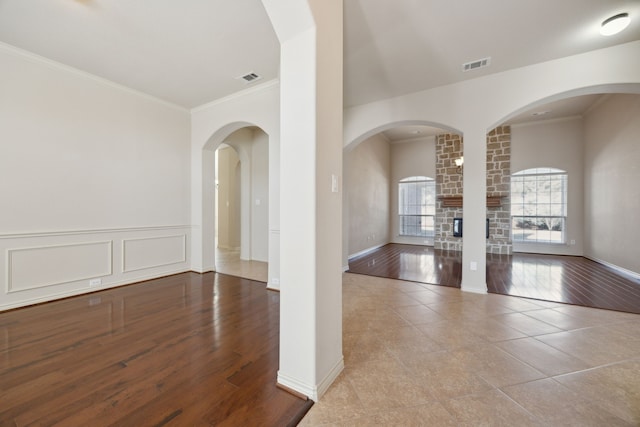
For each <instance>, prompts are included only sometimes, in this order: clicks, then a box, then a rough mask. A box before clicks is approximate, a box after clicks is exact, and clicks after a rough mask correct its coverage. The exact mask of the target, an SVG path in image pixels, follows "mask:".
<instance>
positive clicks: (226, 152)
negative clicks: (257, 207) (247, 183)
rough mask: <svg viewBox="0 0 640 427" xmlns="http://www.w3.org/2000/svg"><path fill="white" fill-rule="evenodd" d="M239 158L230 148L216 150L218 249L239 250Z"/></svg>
mask: <svg viewBox="0 0 640 427" xmlns="http://www.w3.org/2000/svg"><path fill="white" fill-rule="evenodd" d="M238 168H240V158H239V157H238V154H237V153H236V150H234V149H233V148H231V147H220V148H219V149H218V168H217V169H216V174H217V178H218V189H217V191H218V203H219V204H218V217H217V218H218V247H219V248H224V249H239V248H240V228H241V224H240V222H241V221H240V215H241V207H240V191H241V188H240V176H238V175H239V174H238V173H237V172H238Z"/></svg>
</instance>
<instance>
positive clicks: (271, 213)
mask: <svg viewBox="0 0 640 427" xmlns="http://www.w3.org/2000/svg"><path fill="white" fill-rule="evenodd" d="M278 106H279V85H278V84H277V82H276V81H271V82H266V83H263V84H261V85H258V86H253V87H251V88H249V89H247V90H246V91H244V92H240V93H237V94H234V95H233V96H230V97H227V98H224V99H220V100H217V101H215V102H212V103H210V104H206V105H203V106H201V107H199V108H196V109H194V110H192V113H191V194H192V198H191V200H192V201H191V203H192V204H191V222H192V227H193V238H192V245H191V251H192V252H191V253H192V263H191V268H192V269H193V270H194V271H198V272H203V271H212V270H215V262H214V260H215V248H214V245H213V242H214V213H215V209H216V208H215V200H214V194H215V189H214V188H213V182H214V175H215V161H214V152H215V150H216V148H218V147H219V146H220V144H222V143H223V142H224V141H225V140H226V139H227V138H228V137H229V136H230V135H231V134H232V133H234V132H235V131H237V130H239V129H243V128H246V127H247V126H256V127H258V128H260V129H261V130H263V131H264V133H266V134H267V135H268V140H269V143H268V164H269V167H268V170H269V178H268V187H269V197H268V198H269V203H268V208H267V209H268V218H269V219H268V222H269V227H268V230H269V237H268V248H269V250H268V263H269V272H268V276H269V279H268V280H269V281H268V286H269V287H270V288H274V289H278V288H279V286H280V127H279V117H280V114H279V109H278ZM240 157H241V161H242V159H243V155H242V154H241V156H240ZM247 159H248V154H247ZM243 229H244V230H248V229H250V225H248V226H246V227H245V226H244V223H243ZM243 241H244V237H243Z"/></svg>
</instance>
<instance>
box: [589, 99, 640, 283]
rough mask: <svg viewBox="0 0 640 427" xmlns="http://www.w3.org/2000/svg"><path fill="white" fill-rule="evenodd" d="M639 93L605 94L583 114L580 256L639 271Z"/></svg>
mask: <svg viewBox="0 0 640 427" xmlns="http://www.w3.org/2000/svg"><path fill="white" fill-rule="evenodd" d="M639 136H640V95H609V96H607V97H606V98H605V99H604V101H603V102H601V103H600V104H599V105H598V106H597V107H596V108H594V109H593V110H592V111H591V112H590V114H588V115H587V117H586V119H585V219H586V221H585V222H586V227H585V231H586V232H585V250H584V252H585V255H586V256H588V257H590V258H593V259H596V260H600V261H603V262H606V263H609V264H613V265H615V266H618V267H621V268H623V269H626V270H629V271H631V272H634V273H636V274H640V250H639V249H638V242H640V227H638V214H640V185H639V183H640V167H639V166H638V165H639V164H640V140H639Z"/></svg>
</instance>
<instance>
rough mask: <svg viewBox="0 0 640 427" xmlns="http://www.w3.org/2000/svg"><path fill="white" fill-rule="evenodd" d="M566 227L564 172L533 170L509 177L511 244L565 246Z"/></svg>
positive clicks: (552, 169) (565, 175) (565, 181)
mask: <svg viewBox="0 0 640 427" xmlns="http://www.w3.org/2000/svg"><path fill="white" fill-rule="evenodd" d="M566 223H567V172H566V171H563V170H561V169H554V168H533V169H526V170H523V171H520V172H516V173H514V174H513V175H511V233H512V239H513V241H514V242H527V243H530V242H540V243H564V242H565V229H566Z"/></svg>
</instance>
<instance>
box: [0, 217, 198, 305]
mask: <svg viewBox="0 0 640 427" xmlns="http://www.w3.org/2000/svg"><path fill="white" fill-rule="evenodd" d="M190 239H191V226H190V225H164V226H152V227H127V228H106V229H87V230H61V231H58V230H50V231H47V230H42V231H35V232H27V233H11V234H9V233H7V234H0V257H1V258H2V260H1V261H0V311H4V310H10V309H13V308H18V307H23V306H27V305H31V304H38V303H42V302H46V301H52V300H56V299H60V298H66V297H71V296H75V295H80V294H85V293H91V292H96V291H101V290H104V289H107V288H113V287H116V286H121V285H127V284H130V283H135V282H139V281H143V280H149V279H154V278H157V277H162V276H168V275H172V274H176V273H182V272H185V271H189V270H190V269H191V265H190V259H189V256H190V255H189V251H187V249H186V247H187V245H188V244H190ZM99 300H100V296H90V297H88V298H87V303H88V304H93V303H95V302H96V301H99Z"/></svg>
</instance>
